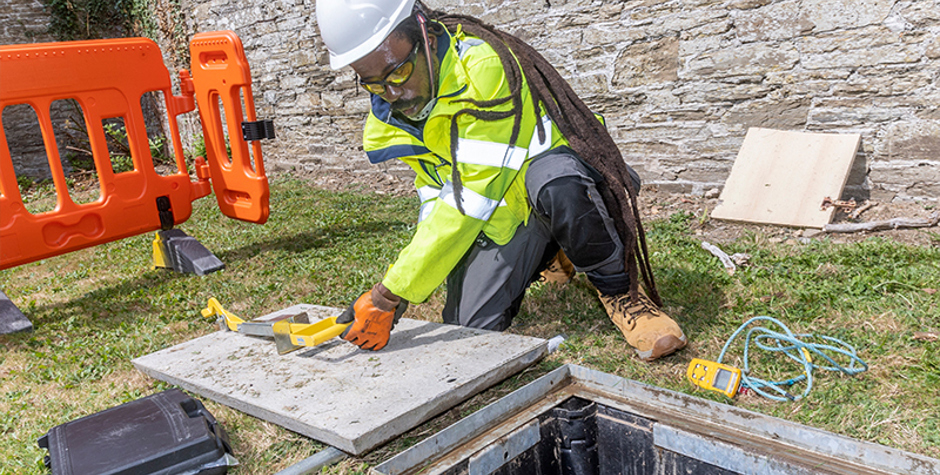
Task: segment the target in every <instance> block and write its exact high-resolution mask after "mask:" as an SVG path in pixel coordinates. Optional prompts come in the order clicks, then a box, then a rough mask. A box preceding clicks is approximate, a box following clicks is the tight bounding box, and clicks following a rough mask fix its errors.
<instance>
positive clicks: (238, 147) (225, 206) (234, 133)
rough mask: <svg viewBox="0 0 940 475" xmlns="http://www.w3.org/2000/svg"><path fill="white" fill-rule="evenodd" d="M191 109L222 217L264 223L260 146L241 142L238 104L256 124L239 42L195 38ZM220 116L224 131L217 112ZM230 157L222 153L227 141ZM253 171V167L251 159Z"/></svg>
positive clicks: (231, 37) (215, 36)
mask: <svg viewBox="0 0 940 475" xmlns="http://www.w3.org/2000/svg"><path fill="white" fill-rule="evenodd" d="M189 50H190V56H191V58H192V59H191V62H192V63H191V64H192V66H191V67H192V73H193V83H194V84H195V87H196V103H197V104H199V118H200V120H201V122H202V129H203V137H204V138H205V141H206V155H208V159H209V160H208V162H209V172H210V174H211V176H212V188H213V190H215V197H216V200H217V201H218V203H219V209H220V210H221V211H222V213H223V214H225V215H226V216H230V217H232V218H236V219H241V220H244V221H250V222H254V223H264V222H265V221H267V219H268V196H269V194H268V180H267V177H265V174H264V163H263V162H262V159H261V144H260V143H258V142H257V141H253V142H251V144H249V143H248V142H246V141H245V139H244V138H243V137H242V129H241V127H242V121H243V119H244V117H243V115H242V99H241V97H240V96H244V105H245V113H246V115H247V116H248V121H249V122H254V121H255V103H254V98H253V97H252V95H251V74H249V71H248V60H247V59H246V58H245V51H244V49H243V48H242V42H241V40H240V39H239V38H238V36H235V33H233V32H231V31H214V32H210V33H198V34H196V35H194V36H193V39H192V41H190V43H189ZM220 101H221V103H222V105H223V109H224V110H225V128H223V122H222V116H221V113H220V109H219V102H220ZM225 129H228V143H229V145H230V148H231V150H232V156H231V157H229V156H228V153H226V146H225V145H226V137H225V133H224V130H225ZM249 146H250V147H251V154H252V155H253V156H254V166H252V155H249Z"/></svg>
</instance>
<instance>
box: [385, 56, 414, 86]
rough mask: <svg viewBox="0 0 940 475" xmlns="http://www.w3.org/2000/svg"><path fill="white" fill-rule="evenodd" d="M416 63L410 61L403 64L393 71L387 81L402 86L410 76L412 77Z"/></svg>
mask: <svg viewBox="0 0 940 475" xmlns="http://www.w3.org/2000/svg"><path fill="white" fill-rule="evenodd" d="M414 69H415V63H414V61H409V62H407V63H405V64H403V65H401V66H400V67H399V68H398V69H396V70H394V71H392V72H391V73H390V74H389V75H388V76H387V77H386V78H385V82H387V83H388V84H391V85H392V86H401V85H402V84H404V83H405V82H406V81H408V79H409V78H411V73H412V72H414Z"/></svg>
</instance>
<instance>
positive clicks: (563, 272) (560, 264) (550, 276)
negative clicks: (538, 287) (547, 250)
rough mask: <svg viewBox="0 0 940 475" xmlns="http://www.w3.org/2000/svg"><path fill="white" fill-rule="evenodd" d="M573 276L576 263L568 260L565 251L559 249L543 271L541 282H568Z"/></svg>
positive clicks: (540, 277)
mask: <svg viewBox="0 0 940 475" xmlns="http://www.w3.org/2000/svg"><path fill="white" fill-rule="evenodd" d="M572 277H574V264H572V263H571V261H569V260H568V256H566V255H565V251H563V250H561V249H559V250H558V253H557V254H555V257H554V258H553V259H552V262H549V263H548V268H546V269H545V270H543V271H542V274H541V275H540V276H539V282H554V283H556V284H567V283H568V281H569V280H571V278H572Z"/></svg>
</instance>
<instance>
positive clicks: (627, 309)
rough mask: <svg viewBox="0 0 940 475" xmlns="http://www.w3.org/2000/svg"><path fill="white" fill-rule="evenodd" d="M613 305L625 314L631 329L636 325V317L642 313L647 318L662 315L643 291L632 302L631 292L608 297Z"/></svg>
mask: <svg viewBox="0 0 940 475" xmlns="http://www.w3.org/2000/svg"><path fill="white" fill-rule="evenodd" d="M608 298H609V299H610V304H611V307H613V308H615V309H617V310H618V311H619V313H621V314H623V315H624V316H625V320H626V324H627V325H629V327H630V330H633V328H634V327H636V319H637V318H640V316H642V315H646V317H647V318H655V317H658V316H659V315H660V311H659V308H658V307H657V306H656V304H654V303H653V302H652V301H651V300H650V299H649V298H648V297H647V296H646V295H643V293H642V292H640V293H639V295H637V301H636V302H632V301H631V299H630V293H629V292H627V293H625V294H620V295H617V296H615V297H608Z"/></svg>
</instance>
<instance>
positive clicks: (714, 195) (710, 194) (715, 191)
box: [705, 188, 721, 199]
mask: <svg viewBox="0 0 940 475" xmlns="http://www.w3.org/2000/svg"><path fill="white" fill-rule="evenodd" d="M720 194H721V190H719V189H718V188H712V189H710V190H708V191H706V192H705V198H708V199H712V198H718V195H720Z"/></svg>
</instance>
